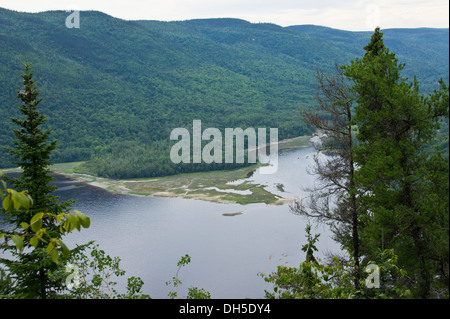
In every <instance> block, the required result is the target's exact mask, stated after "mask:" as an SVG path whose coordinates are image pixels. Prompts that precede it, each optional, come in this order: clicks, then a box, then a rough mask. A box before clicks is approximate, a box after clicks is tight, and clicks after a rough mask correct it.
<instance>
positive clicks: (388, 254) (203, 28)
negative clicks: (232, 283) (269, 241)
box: [0, 9, 449, 299]
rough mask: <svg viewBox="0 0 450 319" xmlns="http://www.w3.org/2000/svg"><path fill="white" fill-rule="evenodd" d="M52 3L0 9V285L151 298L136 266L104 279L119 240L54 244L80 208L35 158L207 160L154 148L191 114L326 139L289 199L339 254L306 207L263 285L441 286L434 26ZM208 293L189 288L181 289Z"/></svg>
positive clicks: (315, 292) (440, 295) (353, 292)
mask: <svg viewBox="0 0 450 319" xmlns="http://www.w3.org/2000/svg"><path fill="white" fill-rule="evenodd" d="M63 15H64V13H61V12H46V13H41V14H24V13H16V12H11V11H7V10H3V9H0V23H1V25H2V28H1V29H0V30H2V31H1V32H2V33H0V36H1V40H2V42H1V45H2V51H1V56H0V58H1V61H2V63H1V64H0V66H1V68H2V69H1V75H2V76H1V78H0V80H1V88H2V92H1V93H2V94H1V96H0V98H1V100H0V103H1V105H2V109H1V110H2V112H3V114H2V121H3V122H4V123H2V126H1V129H2V131H1V134H2V135H1V136H0V138H2V141H10V142H5V143H4V144H2V146H4V147H3V148H2V149H3V153H2V154H4V155H2V156H3V157H2V161H3V162H2V163H4V164H2V166H8V165H10V163H13V164H14V166H20V167H21V168H22V172H21V174H20V176H19V177H18V178H9V177H8V176H4V175H3V173H2V172H1V171H0V199H1V201H2V206H1V213H2V215H3V218H4V220H5V225H6V226H7V227H5V229H1V230H0V240H1V242H0V249H1V251H2V253H3V254H2V256H1V258H0V265H1V267H0V298H17V299H51V298H55V299H97V298H98V299H108V298H118V299H131V298H137V299H144V298H145V299H148V298H151V296H149V295H147V294H144V293H143V290H142V287H143V285H144V282H143V281H142V280H141V278H139V277H130V278H128V280H127V287H126V293H120V292H119V291H117V290H116V289H115V288H114V286H115V285H116V283H115V282H114V279H112V277H113V275H115V276H116V277H120V276H124V275H125V271H123V270H122V269H120V265H119V261H120V258H118V257H110V256H108V255H106V254H105V252H104V251H103V250H101V249H100V247H98V246H95V245H94V243H86V244H83V245H80V246H77V247H76V248H73V249H72V250H70V249H69V248H68V247H67V246H66V245H65V243H64V241H65V237H66V236H67V235H68V234H70V233H71V232H73V231H75V230H77V231H83V229H86V228H89V227H90V225H91V219H90V217H89V216H87V215H86V214H84V213H83V212H80V211H77V210H73V209H72V204H73V201H72V200H68V201H64V202H61V201H59V198H58V197H57V196H54V191H55V188H56V187H55V186H52V185H51V181H52V178H53V177H52V175H51V171H50V167H51V165H52V163H54V162H56V161H87V162H86V166H85V167H84V169H86V170H87V171H89V172H92V173H95V174H98V175H103V176H110V177H116V178H125V177H131V176H158V175H167V174H175V173H178V172H180V171H196V170H207V169H223V167H220V166H215V167H209V166H206V165H205V166H201V165H200V166H197V167H193V168H191V167H190V166H189V165H186V166H171V165H170V164H168V163H167V158H166V155H165V154H166V153H169V152H166V151H165V150H166V149H167V148H168V147H169V146H170V143H169V141H168V136H169V134H168V133H169V132H170V130H171V128H173V127H189V125H190V123H192V120H193V119H199V118H201V120H202V122H203V123H202V124H204V125H205V127H207V126H215V127H218V128H222V127H242V128H245V127H250V126H255V127H266V126H267V127H278V128H279V129H280V137H281V138H285V137H291V136H299V135H303V134H309V133H311V132H314V131H316V130H320V131H322V132H324V133H326V138H325V139H324V140H323V144H322V145H320V146H317V150H318V151H319V152H323V153H325V154H327V155H328V157H327V158H326V160H324V161H321V160H319V159H318V157H316V158H315V162H314V163H315V166H314V173H315V174H317V175H318V180H320V181H321V182H322V184H321V185H318V187H317V188H315V189H311V190H310V196H309V197H305V198H301V199H299V200H297V201H295V202H294V203H293V204H292V205H291V206H290V207H289V208H290V210H291V211H292V213H294V214H299V215H303V216H307V217H309V218H310V219H315V220H316V221H319V222H324V223H325V224H326V225H328V226H330V228H331V231H332V233H333V239H334V240H336V241H337V242H338V243H339V244H340V246H341V247H342V248H343V249H344V250H345V251H346V252H347V255H345V256H344V257H342V256H340V257H339V258H338V256H332V258H330V260H328V261H326V262H324V261H321V260H319V259H318V258H316V252H317V250H318V249H317V247H316V243H317V241H318V240H319V236H320V234H313V233H312V229H311V225H310V224H308V225H307V226H306V229H305V230H306V241H305V244H304V245H302V246H301V250H302V251H303V252H304V253H305V256H306V257H305V259H304V261H302V262H301V263H300V264H299V266H298V267H290V266H289V267H288V266H285V265H282V266H278V267H277V270H276V271H275V272H273V273H270V274H259V275H260V276H261V277H262V280H265V281H266V282H268V283H270V284H272V286H273V289H272V290H266V291H265V298H267V299H448V298H449V162H448V161H449V159H448V117H449V87H448V29H446V30H435V29H430V30H429V29H418V30H386V31H384V30H383V31H382V30H380V28H376V29H375V31H374V32H371V33H352V32H343V31H338V30H332V29H327V28H321V27H312V26H297V27H290V28H281V27H278V26H276V25H271V24H250V23H248V22H245V21H242V20H235V19H213V20H192V21H184V22H172V23H165V22H156V21H123V20H119V19H114V18H111V17H109V16H107V15H104V14H101V13H98V12H82V15H83V17H85V18H84V19H83V20H82V21H83V22H82V28H86V29H85V31H83V32H82V33H78V34H77V33H76V32H78V31H79V30H78V31H77V30H68V29H67V28H65V27H64V25H60V24H61V23H60V22H61V19H62V17H63ZM18 21H20V22H21V23H18ZM19 34H20V36H18V35H19ZM17 74H19V76H17ZM14 105H16V106H17V107H15V106H14ZM203 117H204V119H203ZM227 168H228V167H227ZM229 168H231V167H229ZM7 183H8V184H7ZM190 261H191V257H190V256H189V255H188V254H186V255H184V256H182V257H181V259H180V260H179V262H178V264H177V267H178V268H177V271H176V274H175V276H174V277H172V279H171V280H170V278H168V279H169V281H168V282H166V285H167V286H170V287H173V291H171V292H170V293H169V295H168V297H169V298H174V299H175V298H179V297H180V294H179V287H180V286H181V279H180V277H179V272H180V270H181V269H182V268H183V267H185V266H187V265H188V264H189V263H190ZM73 263H75V264H79V265H81V269H80V272H81V273H80V274H79V275H80V278H77V280H78V281H77V283H78V285H77V286H76V287H72V286H71V285H70V284H71V283H70V282H69V283H68V281H67V280H68V276H67V273H68V272H69V271H70V269H68V268H67V267H68V266H69V265H71V264H73ZM89 274H93V275H92V276H89ZM105 287H106V288H105ZM73 288H74V289H73ZM211 297H213V296H211V294H210V293H209V292H208V291H206V290H204V289H203V288H198V287H190V288H189V289H188V295H187V298H189V299H210V298H211Z"/></svg>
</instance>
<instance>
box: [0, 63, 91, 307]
mask: <svg viewBox="0 0 450 319" xmlns="http://www.w3.org/2000/svg"><path fill="white" fill-rule="evenodd" d="M21 77H22V80H23V88H22V90H20V91H18V93H17V97H18V98H19V99H20V101H21V103H20V106H19V110H20V113H21V115H22V116H21V117H20V118H13V119H12V122H13V123H14V124H15V125H16V127H17V128H16V129H14V130H13V132H14V137H15V139H14V140H13V142H14V147H12V148H9V149H7V150H8V151H9V153H10V154H11V155H12V157H13V158H15V162H14V163H15V164H16V165H18V166H20V167H21V168H22V173H21V175H20V177H19V178H17V179H11V178H5V179H6V180H7V181H8V182H10V184H11V185H12V186H13V187H14V188H15V189H10V188H6V183H5V182H4V181H2V186H3V188H4V190H2V191H1V192H0V195H1V199H2V212H3V211H4V212H5V214H4V217H5V221H6V222H7V223H8V224H9V225H10V229H7V230H3V229H2V230H0V234H1V238H2V239H3V240H4V241H3V242H2V243H1V244H0V250H1V251H2V252H3V253H5V252H7V254H2V257H1V258H0V264H1V265H2V266H3V265H4V266H5V267H6V269H5V270H6V273H7V274H8V278H9V279H8V283H7V285H8V287H6V288H7V289H3V287H2V289H1V290H2V293H5V294H6V295H12V296H15V297H16V298H41V299H46V298H49V297H51V296H52V295H53V294H55V293H57V292H58V291H59V290H61V283H60V282H59V281H57V280H54V278H52V276H51V274H52V273H54V272H57V271H58V270H59V265H58V260H59V259H60V257H61V258H68V257H69V253H70V252H69V250H68V248H67V247H66V245H65V244H64V243H63V242H62V240H61V238H62V236H63V235H65V234H67V233H69V232H71V231H72V230H74V229H75V228H77V229H78V230H80V228H81V226H82V227H89V225H90V219H89V217H87V216H86V215H84V214H82V213H81V212H77V211H75V212H73V213H71V212H69V210H70V209H71V207H70V205H71V202H70V201H68V202H59V199H58V197H56V196H53V195H52V193H53V191H54V190H55V186H51V185H50V181H51V180H52V179H53V177H52V176H51V175H50V170H49V166H50V161H49V158H50V153H51V152H52V151H53V150H54V149H55V147H56V141H54V140H53V141H49V138H50V131H49V130H42V125H43V124H44V123H45V121H46V116H45V115H43V114H42V113H40V111H39V109H38V107H39V104H40V102H41V101H42V99H40V98H39V97H38V95H39V91H38V90H37V87H36V84H35V82H34V78H33V71H32V70H31V67H30V65H29V64H28V63H25V64H24V72H23V74H22V75H21ZM0 177H2V176H0ZM2 215H3V214H2ZM9 240H12V241H13V242H14V245H13V246H10V245H9V244H8V242H9ZM2 268H3V267H2ZM2 272H3V271H2ZM9 282H11V284H9ZM1 284H2V286H3V284H4V282H3V281H2V283H1Z"/></svg>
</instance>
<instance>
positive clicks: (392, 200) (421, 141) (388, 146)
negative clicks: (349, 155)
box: [345, 28, 449, 298]
mask: <svg viewBox="0 0 450 319" xmlns="http://www.w3.org/2000/svg"><path fill="white" fill-rule="evenodd" d="M364 49H365V50H366V53H365V55H364V57H363V58H361V59H356V60H355V61H352V63H351V64H350V65H348V66H346V67H345V70H346V72H345V75H346V76H347V77H348V78H350V79H351V80H352V81H353V89H354V91H355V93H356V94H357V104H358V105H357V107H356V108H355V116H354V121H355V123H356V124H357V125H358V129H359V134H358V140H359V145H358V146H357V147H356V148H355V160H356V162H357V165H358V166H359V169H358V170H357V172H356V175H355V179H356V180H357V184H358V186H359V187H362V190H363V191H364V192H365V193H364V196H363V200H364V201H365V203H366V204H367V205H368V207H369V214H368V215H367V216H368V218H367V219H366V220H365V221H364V223H365V227H364V231H363V232H362V234H361V240H362V242H364V244H365V245H366V248H367V250H366V251H367V253H368V255H369V257H370V254H372V255H375V254H376V252H377V250H378V249H386V248H393V249H395V251H396V252H397V253H398V255H399V263H400V267H402V268H404V269H406V270H407V272H408V274H409V281H408V282H407V283H406V284H407V285H408V286H409V287H410V288H411V289H413V291H414V293H415V295H416V296H417V297H421V298H429V297H433V295H432V292H433V291H436V289H437V287H438V286H439V287H445V286H446V289H447V292H448V258H449V257H448V230H449V226H448V214H449V209H448V207H449V206H448V192H447V193H444V192H443V190H447V191H448V179H447V180H444V179H439V178H438V177H442V176H447V178H448V161H446V160H444V159H443V158H442V156H441V155H440V151H436V152H430V150H429V145H430V144H431V143H432V142H433V139H434V137H435V136H436V132H437V129H438V128H439V121H440V119H441V118H442V117H447V118H448V107H449V105H448V87H447V86H446V85H445V84H444V83H443V82H442V80H441V81H440V84H441V87H440V89H439V90H436V91H435V93H434V94H432V95H430V96H429V97H424V96H423V95H421V94H419V85H418V81H417V80H416V78H414V80H413V82H412V83H409V82H408V81H407V79H406V78H404V77H402V75H401V71H402V70H403V68H404V64H400V63H399V62H398V59H397V57H396V56H395V54H394V53H392V52H390V51H389V49H388V48H387V47H386V46H385V45H384V41H383V33H382V32H380V29H379V28H377V29H376V30H375V33H374V34H373V35H372V39H371V42H370V43H369V44H368V45H367V46H366V47H365V48H364ZM430 169H433V171H432V172H431V171H430ZM436 183H439V184H436ZM434 201H438V202H439V204H437V203H434ZM437 242H439V243H440V244H442V246H440V247H436V243H437ZM441 268H443V269H445V268H446V269H447V271H440V270H439V269H441ZM436 274H437V275H436Z"/></svg>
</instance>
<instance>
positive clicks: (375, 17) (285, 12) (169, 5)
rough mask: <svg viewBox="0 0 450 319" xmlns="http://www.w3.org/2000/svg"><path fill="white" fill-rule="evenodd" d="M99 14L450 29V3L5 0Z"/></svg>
mask: <svg viewBox="0 0 450 319" xmlns="http://www.w3.org/2000/svg"><path fill="white" fill-rule="evenodd" d="M71 4H72V5H73V6H75V7H76V8H80V9H81V10H98V11H102V12H105V13H107V14H110V15H112V16H114V17H118V18H122V19H127V20H137V19H149V20H164V21H171V20H187V19H195V18H217V17H231V18H241V19H245V20H248V21H251V22H271V23H275V24H279V25H282V26H288V25H295V24H316V25H324V26H329V27H333V28H338V29H345V30H353V31H365V30H373V27H374V25H375V24H376V25H379V26H380V27H382V28H414V27H441V28H444V27H445V28H448V27H449V14H448V9H449V3H448V1H447V0H429V1H423V0H420V1H419V0H343V1H332V0H317V1H306V0H277V1H274V0H127V1H125V0H120V1H119V0H109V1H108V0H59V1H49V0H41V1H35V0H2V2H1V4H0V6H1V7H5V8H10V9H15V10H19V11H27V12H36V11H46V10H57V9H59V10H66V9H67V8H68V7H70V5H71Z"/></svg>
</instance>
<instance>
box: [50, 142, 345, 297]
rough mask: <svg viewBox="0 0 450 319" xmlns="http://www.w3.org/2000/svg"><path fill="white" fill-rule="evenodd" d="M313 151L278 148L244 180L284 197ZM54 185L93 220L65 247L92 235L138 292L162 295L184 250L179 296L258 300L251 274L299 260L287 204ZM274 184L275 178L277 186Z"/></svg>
mask: <svg viewBox="0 0 450 319" xmlns="http://www.w3.org/2000/svg"><path fill="white" fill-rule="evenodd" d="M312 152H313V149H312V148H307V149H301V150H296V151H290V152H285V153H282V154H280V156H279V168H278V171H277V173H276V174H274V175H260V174H258V172H256V173H255V174H254V175H253V176H251V177H250V180H253V181H257V182H259V183H263V184H265V185H267V188H268V189H269V190H271V191H273V192H275V193H277V194H280V195H283V196H285V197H290V198H293V197H298V196H303V195H304V194H305V191H304V187H305V186H308V185H311V183H312V182H313V181H314V178H313V177H312V176H310V175H308V174H307V173H306V167H307V166H308V165H311V164H312V156H311V154H312ZM308 157H309V158H308ZM54 184H55V185H56V186H58V192H57V193H56V194H55V195H58V196H60V198H61V200H67V199H75V200H76V202H75V203H74V205H73V207H74V208H75V209H78V210H80V211H82V212H83V213H85V214H87V215H89V216H90V217H91V220H92V223H91V227H90V228H89V229H87V230H85V229H83V230H82V231H81V232H77V231H75V233H73V234H71V235H69V236H68V237H67V238H66V240H65V241H66V243H67V244H68V246H69V248H71V247H74V246H75V244H77V243H78V244H82V243H86V242H88V241H89V240H95V241H96V242H97V243H98V244H99V245H100V248H101V249H103V250H105V252H106V253H107V254H109V255H111V256H119V257H120V258H121V266H122V268H124V269H125V270H126V272H127V277H130V276H140V277H141V278H142V279H143V281H144V283H145V284H144V292H145V293H147V294H149V295H150V296H151V297H152V298H167V294H168V292H169V291H170V288H169V287H167V286H166V285H165V282H166V281H168V280H170V279H171V278H172V277H173V276H174V275H175V273H176V270H177V266H176V264H177V261H178V260H179V258H180V257H181V256H183V255H185V254H189V255H190V256H191V257H192V259H191V260H192V261H191V263H190V264H189V265H188V266H186V267H184V268H183V269H182V271H181V273H180V279H181V280H182V282H183V285H182V287H181V292H180V294H181V295H182V296H185V294H186V292H187V288H189V287H193V286H196V287H200V288H204V289H206V290H207V291H209V292H211V296H212V297H213V298H246V297H249V298H261V297H263V296H264V289H270V288H271V287H270V286H268V285H267V284H266V283H265V282H264V280H263V279H262V278H261V277H259V276H258V272H263V273H266V274H268V273H270V272H271V271H274V270H276V266H277V265H290V266H297V265H298V264H299V262H301V261H302V260H303V259H304V254H303V252H302V251H301V246H302V244H304V243H305V233H304V229H305V224H306V219H305V218H304V217H300V216H297V215H294V214H292V213H291V212H290V211H289V206H288V205H265V204H250V205H238V204H222V203H212V202H206V201H199V200H192V199H182V198H158V197H139V196H130V195H120V194H112V193H109V192H107V191H105V190H103V189H101V188H96V187H93V186H90V185H86V184H83V183H79V182H75V181H71V180H69V179H67V178H64V177H61V176H57V178H56V179H55V181H54ZM276 184H282V185H283V188H282V189H283V190H284V192H282V191H281V188H279V187H278V188H277V187H276ZM315 232H316V233H321V234H322V235H321V237H320V241H319V243H318V245H317V246H318V248H319V250H320V251H321V253H325V252H326V251H327V250H330V251H337V250H338V245H337V244H336V243H335V242H333V241H332V240H331V239H330V238H329V236H328V231H327V229H326V228H325V227H322V226H321V227H319V228H318V229H316V230H315ZM120 284H121V285H123V284H124V282H120Z"/></svg>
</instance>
